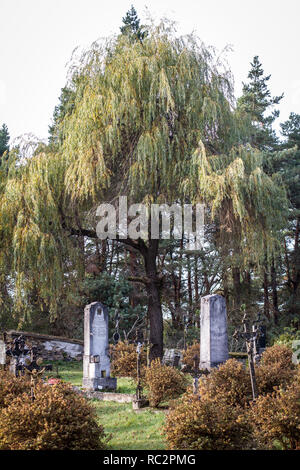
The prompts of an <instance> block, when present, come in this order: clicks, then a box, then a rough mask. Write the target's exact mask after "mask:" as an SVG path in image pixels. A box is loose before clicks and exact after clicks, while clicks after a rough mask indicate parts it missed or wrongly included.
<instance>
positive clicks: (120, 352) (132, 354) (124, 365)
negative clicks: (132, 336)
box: [110, 341, 147, 380]
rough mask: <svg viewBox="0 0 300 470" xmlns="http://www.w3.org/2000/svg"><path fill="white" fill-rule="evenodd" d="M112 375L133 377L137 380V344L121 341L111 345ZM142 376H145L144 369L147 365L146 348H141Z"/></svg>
mask: <svg viewBox="0 0 300 470" xmlns="http://www.w3.org/2000/svg"><path fill="white" fill-rule="evenodd" d="M110 354H111V375H112V376H114V377H131V378H132V379H133V380H136V374H137V354H136V345H135V344H129V343H128V342H127V341H119V343H117V344H116V345H113V346H111V353H110ZM140 359H141V369H140V373H141V377H143V376H144V369H145V366H146V365H147V355H146V351H145V350H144V349H142V350H141V355H140Z"/></svg>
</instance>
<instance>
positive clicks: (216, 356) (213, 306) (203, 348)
mask: <svg viewBox="0 0 300 470" xmlns="http://www.w3.org/2000/svg"><path fill="white" fill-rule="evenodd" d="M228 357H229V356H228V334H227V314H226V301H225V298H224V297H222V296H221V295H207V296H206V297H202V299H201V315H200V364H199V368H200V369H201V370H210V369H211V368H213V367H217V366H218V365H220V364H222V363H224V362H226V361H227V359H228Z"/></svg>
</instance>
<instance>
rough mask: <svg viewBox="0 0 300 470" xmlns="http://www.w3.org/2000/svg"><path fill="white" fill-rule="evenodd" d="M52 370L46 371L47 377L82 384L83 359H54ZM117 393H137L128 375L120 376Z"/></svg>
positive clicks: (78, 385)
mask: <svg viewBox="0 0 300 470" xmlns="http://www.w3.org/2000/svg"><path fill="white" fill-rule="evenodd" d="M51 364H52V365H53V371H52V372H46V376H47V377H49V378H50V377H57V376H58V377H59V378H60V379H62V380H63V381H65V382H70V383H71V384H72V385H76V386H77V387H81V386H82V361H78V362H77V361H52V362H51ZM116 392H117V393H135V385H134V382H133V381H132V380H130V379H129V378H126V377H121V378H118V380H117V390H116Z"/></svg>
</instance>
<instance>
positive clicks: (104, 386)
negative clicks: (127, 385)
mask: <svg viewBox="0 0 300 470" xmlns="http://www.w3.org/2000/svg"><path fill="white" fill-rule="evenodd" d="M82 386H83V388H84V389H86V390H98V391H99V390H116V389H117V379H116V378H115V377H101V378H100V377H99V378H95V379H90V378H86V377H84V378H83V381H82Z"/></svg>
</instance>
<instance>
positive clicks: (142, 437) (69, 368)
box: [46, 361, 166, 450]
mask: <svg viewBox="0 0 300 470" xmlns="http://www.w3.org/2000/svg"><path fill="white" fill-rule="evenodd" d="M52 364H53V371H52V372H47V373H46V375H47V376H48V377H49V378H50V377H57V375H58V376H59V378H60V379H62V380H63V381H66V382H70V383H72V385H76V386H78V387H80V386H81V385H82V362H81V361H80V362H75V361H74V362H73V361H72V362H71V361H70V362H68V361H53V362H52ZM117 384H118V385H117V392H118V393H135V385H134V383H133V381H132V380H130V379H129V378H125V377H124V378H123V377H122V378H118V381H117ZM91 403H93V405H94V406H95V409H96V412H97V416H98V418H99V424H101V425H102V426H103V427H104V429H105V432H106V433H107V434H111V439H110V441H109V442H108V447H109V449H111V450H161V449H165V447H166V444H165V441H164V437H163V435H162V427H163V425H164V421H165V412H164V411H162V410H151V409H145V410H142V411H138V412H137V411H133V409H132V404H131V403H116V402H111V401H98V400H91Z"/></svg>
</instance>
